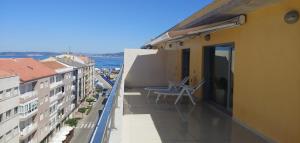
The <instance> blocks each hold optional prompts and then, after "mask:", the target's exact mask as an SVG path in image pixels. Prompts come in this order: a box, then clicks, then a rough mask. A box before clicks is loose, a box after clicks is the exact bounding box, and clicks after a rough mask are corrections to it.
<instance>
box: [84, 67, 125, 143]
mask: <svg viewBox="0 0 300 143" xmlns="http://www.w3.org/2000/svg"><path fill="white" fill-rule="evenodd" d="M122 75H123V68H121V70H120V72H119V74H118V77H117V80H116V82H115V84H114V85H113V88H112V90H111V92H110V94H109V96H108V99H107V101H106V104H105V106H104V108H103V111H102V114H101V115H100V117H99V119H98V122H97V125H96V127H95V130H94V132H93V135H92V137H91V138H90V141H89V142H90V143H105V142H107V140H108V138H109V135H110V128H111V126H113V124H112V122H113V120H114V111H115V108H116V105H117V99H118V95H119V89H120V87H121V82H122Z"/></svg>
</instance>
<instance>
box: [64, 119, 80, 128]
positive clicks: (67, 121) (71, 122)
mask: <svg viewBox="0 0 300 143" xmlns="http://www.w3.org/2000/svg"><path fill="white" fill-rule="evenodd" d="M65 123H66V124H67V125H69V126H71V127H75V126H76V125H77V123H78V121H77V119H75V118H72V119H67V120H66V121H65Z"/></svg>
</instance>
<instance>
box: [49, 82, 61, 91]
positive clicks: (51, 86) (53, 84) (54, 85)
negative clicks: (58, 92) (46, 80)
mask: <svg viewBox="0 0 300 143" xmlns="http://www.w3.org/2000/svg"><path fill="white" fill-rule="evenodd" d="M60 85H63V81H62V80H61V81H58V82H53V83H51V84H50V88H51V89H53V88H55V87H57V86H60Z"/></svg>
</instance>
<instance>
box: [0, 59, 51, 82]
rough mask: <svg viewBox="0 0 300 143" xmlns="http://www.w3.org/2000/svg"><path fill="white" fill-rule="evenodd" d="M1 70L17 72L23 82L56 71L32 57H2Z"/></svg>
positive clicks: (0, 60) (0, 61) (49, 74)
mask: <svg viewBox="0 0 300 143" xmlns="http://www.w3.org/2000/svg"><path fill="white" fill-rule="evenodd" d="M0 70H3V71H6V72H9V73H12V74H16V75H18V76H19V77H20V80H21V81H22V82H26V81H31V80H35V79H39V78H43V77H47V76H51V75H54V74H55V71H54V70H52V69H50V68H48V67H46V66H45V65H43V64H42V63H40V62H39V61H37V60H34V59H32V58H16V59H0Z"/></svg>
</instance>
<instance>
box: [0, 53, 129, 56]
mask: <svg viewBox="0 0 300 143" xmlns="http://www.w3.org/2000/svg"><path fill="white" fill-rule="evenodd" d="M59 54H62V53H57V52H0V56H2V57H51V56H56V55H59ZM74 54H78V55H87V56H91V57H123V55H124V52H118V53H105V54H89V53H74Z"/></svg>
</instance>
